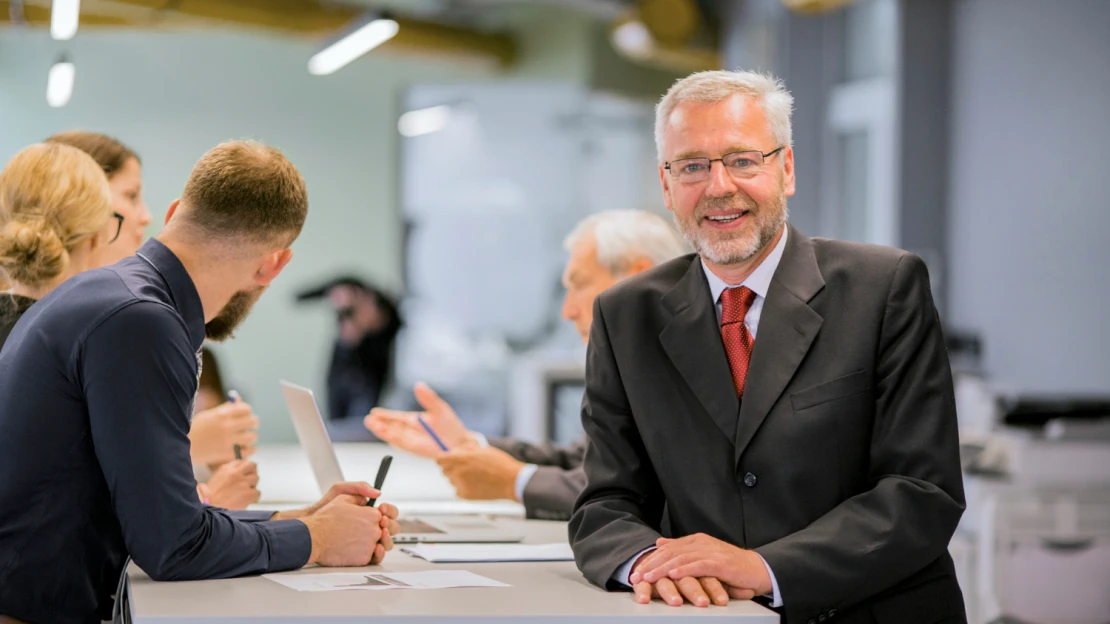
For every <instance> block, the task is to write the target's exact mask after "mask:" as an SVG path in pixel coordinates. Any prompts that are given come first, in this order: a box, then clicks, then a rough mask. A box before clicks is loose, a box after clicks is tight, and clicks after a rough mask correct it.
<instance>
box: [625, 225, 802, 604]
mask: <svg viewBox="0 0 1110 624" xmlns="http://www.w3.org/2000/svg"><path fill="white" fill-rule="evenodd" d="M788 233H789V230H788V229H787V228H786V226H783V231H782V237H781V238H779V242H778V244H776V245H775V248H774V249H772V250H771V253H770V254H768V255H767V257H766V258H764V259H763V262H761V263H760V264H759V266H757V267H756V268H755V270H754V271H752V273H751V275H749V276H748V277H747V278H746V279H745V280H744V281H743V282H741V283H739V284H727V283H725V281H724V280H722V279H721V278H719V277H717V274H716V273H714V272H713V271H711V270H709V267H708V266H707V265H706V264H705V261H704V260H703V261H702V263H701V267H702V270H703V271H705V278H706V280H707V281H708V282H709V293H710V294H711V295H712V296H713V303H714V308H715V309H716V310H717V323H718V324H719V323H720V322H721V293H723V292H724V291H725V290H727V289H729V288H739V287H740V286H747V287H748V288H749V289H751V291H752V292H754V293H755V295H756V297H755V301H754V302H752V307H750V308H748V313H747V314H745V315H744V326H746V327H747V328H748V332H750V333H751V335H752V339H753V340H754V339H755V337H756V333H757V332H758V331H759V318H760V316H761V315H762V314H763V302H764V300H766V298H767V291H768V290H769V289H770V288H771V278H772V277H774V275H775V269H777V268H778V267H779V261H781V260H782V252H783V250H785V249H786V237H787V235H788ZM653 550H655V547H654V546H652V547H650V548H645V549H644V550H642V551H640V552H638V553H636V555H635V556H634V557H632V558H631V559H629V560H628V561H626V562H625V564H624V565H622V566H621V567H619V568H617V571H616V572H614V573H613V580H614V581H617V582H618V583H622V584H624V585H628V586H631V585H630V583H629V582H628V577H630V576H631V575H632V566H633V565H634V564H635V563H636V561H637V560H639V558H640V557H642V556H643V555H644V553H648V552H651V551H653ZM760 559H762V557H760ZM763 565H765V566H767V574H768V575H769V576H770V577H771V606H772V607H781V606H782V596H781V594H780V593H779V583H778V580H776V579H775V573H774V572H773V571H772V570H771V566H770V565H767V561H766V560H765V559H764V560H763Z"/></svg>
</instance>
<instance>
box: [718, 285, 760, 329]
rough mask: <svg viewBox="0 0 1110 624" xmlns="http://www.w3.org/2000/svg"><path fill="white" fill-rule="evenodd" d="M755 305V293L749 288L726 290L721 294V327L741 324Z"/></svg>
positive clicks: (741, 287)
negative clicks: (729, 324)
mask: <svg viewBox="0 0 1110 624" xmlns="http://www.w3.org/2000/svg"><path fill="white" fill-rule="evenodd" d="M753 303H755V291H753V290H752V289H751V288H748V287H747V286H740V287H739V288H726V289H725V291H724V292H722V293H721V325H726V324H728V323H739V322H742V321H743V320H744V317H745V316H747V314H748V310H750V309H751V307H752V304H753Z"/></svg>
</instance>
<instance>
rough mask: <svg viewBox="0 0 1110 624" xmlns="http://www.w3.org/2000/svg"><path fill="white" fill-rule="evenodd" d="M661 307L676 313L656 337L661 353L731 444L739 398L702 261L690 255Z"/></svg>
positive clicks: (733, 436) (734, 432)
mask: <svg viewBox="0 0 1110 624" xmlns="http://www.w3.org/2000/svg"><path fill="white" fill-rule="evenodd" d="M663 304H664V305H665V306H666V307H667V308H668V309H670V311H671V312H672V314H674V317H673V318H672V319H671V322H670V323H668V324H667V326H666V327H664V328H663V331H662V332H660V334H659V342H660V343H661V344H662V346H663V350H664V351H666V353H667V356H668V357H670V359H671V362H673V363H674V365H675V368H677V369H678V372H679V373H681V375H682V378H683V379H685V380H686V384H687V385H689V386H690V389H691V390H693V391H694V394H695V395H696V396H697V397H698V401H699V402H701V404H702V406H703V407H704V408H705V410H706V411H707V412H709V415H710V416H711V417H712V418H713V422H715V423H716V424H717V427H719V428H720V430H721V433H723V434H724V435H725V437H726V438H728V439H729V440H733V439H734V438H735V437H736V418H737V415H738V412H739V409H740V400H739V399H738V398H737V396H736V389H735V387H734V386H733V385H732V375H731V373H730V372H729V367H728V357H727V356H726V355H725V347H724V345H723V344H722V343H721V333H720V327H719V324H718V323H717V312H716V309H715V308H714V302H713V300H712V295H711V294H710V293H709V283H708V282H707V281H706V279H705V274H704V273H703V270H702V266H701V259H700V258H698V257H697V256H693V259H692V260H691V262H690V268H689V269H688V270H687V271H686V274H685V275H684V276H683V277H682V279H681V280H679V282H678V283H677V284H675V286H674V288H672V289H671V290H670V291H669V292H668V293H667V294H666V295H664V296H663Z"/></svg>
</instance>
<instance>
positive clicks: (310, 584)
mask: <svg viewBox="0 0 1110 624" xmlns="http://www.w3.org/2000/svg"><path fill="white" fill-rule="evenodd" d="M262 576H263V578H267V579H270V580H271V581H273V582H275V583H279V584H281V585H284V586H286V587H288V588H290V589H295V590H297V591H308V592H318V591H352V590H353V591H359V590H364V591H366V590H368V591H378V590H383V589H449V588H452V587H509V585H506V584H505V583H501V582H499V581H495V580H493V579H489V578H486V577H484V576H479V575H477V574H473V573H471V572H467V571H465V570H427V571H424V572H388V573H386V572H378V573H373V572H333V573H330V574H289V573H285V574H264V575H262Z"/></svg>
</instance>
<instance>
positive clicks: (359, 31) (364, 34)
mask: <svg viewBox="0 0 1110 624" xmlns="http://www.w3.org/2000/svg"><path fill="white" fill-rule="evenodd" d="M399 28H400V27H399V26H398V25H397V22H395V21H393V20H391V19H387V18H383V17H378V18H376V19H373V20H371V21H369V22H367V23H365V24H363V25H362V26H360V27H359V28H356V29H355V30H353V31H351V32H350V33H348V34H346V35H344V36H343V37H341V38H340V39H338V40H336V41H335V42H334V43H332V44H331V45H329V46H327V47H326V48H324V49H323V50H320V51H319V52H317V53H316V54H315V55H313V57H312V58H310V59H309V60H308V71H309V73H311V74H314V75H316V76H326V75H328V74H332V73H335V72H336V71H338V70H339V69H341V68H343V67H344V66H346V65H347V64H348V63H350V62H351V61H353V60H355V59H357V58H358V57H360V56H362V55H363V54H366V53H367V52H369V51H370V50H373V49H374V48H376V47H378V46H380V45H381V44H383V43H385V42H386V41H389V40H390V39H392V38H393V36H394V35H396V34H397V31H398V30H399Z"/></svg>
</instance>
